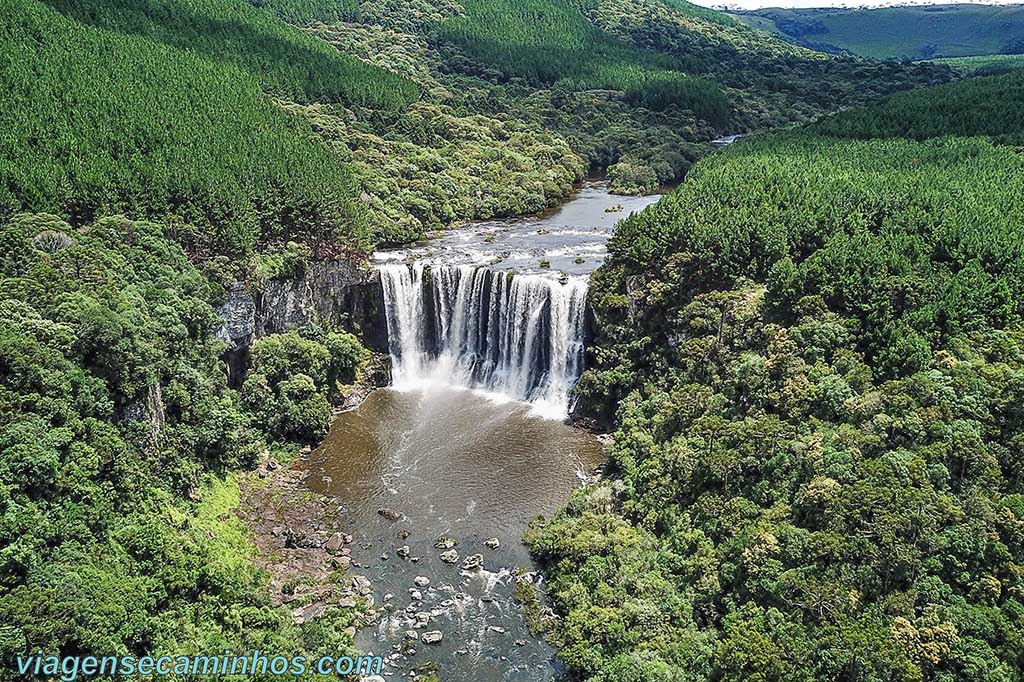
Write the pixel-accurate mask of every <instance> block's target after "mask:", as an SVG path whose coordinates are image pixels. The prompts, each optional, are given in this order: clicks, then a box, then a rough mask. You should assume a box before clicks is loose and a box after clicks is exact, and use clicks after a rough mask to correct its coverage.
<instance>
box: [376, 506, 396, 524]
mask: <svg viewBox="0 0 1024 682" xmlns="http://www.w3.org/2000/svg"><path fill="white" fill-rule="evenodd" d="M377 513H378V514H380V515H381V516H383V517H384V518H385V519H387V520H388V521H398V520H399V519H401V518H402V512H397V511H395V510H394V509H388V508H387V507H381V508H380V509H378V510H377Z"/></svg>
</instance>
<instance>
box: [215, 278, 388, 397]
mask: <svg viewBox="0 0 1024 682" xmlns="http://www.w3.org/2000/svg"><path fill="white" fill-rule="evenodd" d="M217 312H218V314H219V315H220V318H221V320H223V325H222V326H221V328H220V330H219V331H218V334H217V336H218V337H219V338H220V339H222V340H224V341H226V342H227V343H230V344H231V346H232V348H231V349H230V350H229V351H228V352H227V353H225V356H224V360H225V362H227V364H228V370H229V376H230V377H231V381H232V384H234V385H236V386H237V385H241V382H242V381H243V380H244V373H245V368H246V366H247V365H248V349H249V346H250V344H252V342H253V341H255V340H256V339H258V338H260V337H263V336H267V335H268V334H276V333H279V332H284V331H288V330H289V329H296V328H300V327H304V326H306V325H308V324H311V323H326V324H329V325H332V326H340V327H341V328H343V329H345V330H346V331H349V332H352V333H354V334H356V335H357V336H358V337H359V339H360V340H361V341H362V342H363V344H364V345H365V346H366V347H367V348H370V349H371V350H375V351H378V352H381V353H386V352H387V350H388V333H387V319H386V317H385V314H384V297H383V292H382V291H381V286H380V276H379V274H378V273H377V272H376V271H374V270H371V269H368V268H366V267H364V266H362V265H360V264H359V263H356V262H353V261H348V260H336V261H317V262H313V263H310V264H309V265H307V267H306V268H305V271H304V272H303V273H302V274H301V275H299V276H297V277H293V278H288V279H277V280H272V281H270V282H267V283H266V285H264V286H263V288H262V290H260V291H253V290H251V289H250V288H249V287H247V286H246V285H245V284H243V283H241V282H236V283H235V284H234V286H232V287H231V289H230V290H229V291H228V297H227V300H226V301H225V302H224V303H223V305H221V306H220V308H219V309H218V311H217Z"/></svg>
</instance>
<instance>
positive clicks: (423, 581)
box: [412, 575, 430, 587]
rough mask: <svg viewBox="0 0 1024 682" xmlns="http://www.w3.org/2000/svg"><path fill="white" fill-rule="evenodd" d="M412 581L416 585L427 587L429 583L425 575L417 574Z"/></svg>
mask: <svg viewBox="0 0 1024 682" xmlns="http://www.w3.org/2000/svg"><path fill="white" fill-rule="evenodd" d="M412 581H413V583H414V584H415V585H416V587H428V586H429V585H430V578H428V577H427V576H425V575H418V576H416V577H415V578H413V580H412Z"/></svg>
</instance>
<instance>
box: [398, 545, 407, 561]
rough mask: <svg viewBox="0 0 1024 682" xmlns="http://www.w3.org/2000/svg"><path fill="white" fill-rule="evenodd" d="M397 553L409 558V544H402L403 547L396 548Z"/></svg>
mask: <svg viewBox="0 0 1024 682" xmlns="http://www.w3.org/2000/svg"><path fill="white" fill-rule="evenodd" d="M395 554H397V555H398V556H400V557H402V558H403V559H408V558H409V545H402V546H401V547H399V548H398V549H396V550H395Z"/></svg>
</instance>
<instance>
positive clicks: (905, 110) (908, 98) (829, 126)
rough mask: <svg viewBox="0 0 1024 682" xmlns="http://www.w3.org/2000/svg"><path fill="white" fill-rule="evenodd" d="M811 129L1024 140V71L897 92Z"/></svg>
mask: <svg viewBox="0 0 1024 682" xmlns="http://www.w3.org/2000/svg"><path fill="white" fill-rule="evenodd" d="M813 129H814V130H815V131H816V132H818V133H821V134H823V135H833V136H836V137H859V138H872V137H906V138H910V139H914V140H924V139H928V138H932V137H942V136H944V135H986V136H988V137H991V138H992V139H994V140H996V141H997V142H1003V143H1007V144H1017V145H1020V144H1022V143H1024V136H1022V133H1024V71H1011V72H1010V73H1008V74H1004V75H1001V76H989V77H985V78H974V79H971V80H967V81H963V82H958V83H951V84H949V85H945V86H942V87H938V88H931V89H926V90H916V91H912V92H905V93H900V94H897V95H894V96H892V97H891V98H889V99H887V100H885V101H883V102H880V103H878V104H875V105H872V106H870V107H865V108H863V109H853V110H849V111H844V112H842V113H839V114H836V115H834V116H830V117H828V118H825V119H823V120H822V121H819V122H817V123H815V124H814V126H813Z"/></svg>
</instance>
